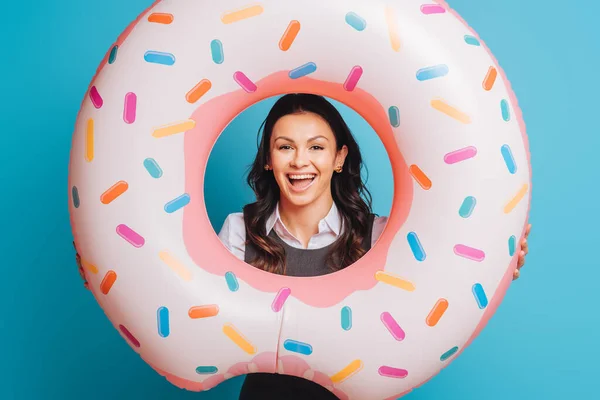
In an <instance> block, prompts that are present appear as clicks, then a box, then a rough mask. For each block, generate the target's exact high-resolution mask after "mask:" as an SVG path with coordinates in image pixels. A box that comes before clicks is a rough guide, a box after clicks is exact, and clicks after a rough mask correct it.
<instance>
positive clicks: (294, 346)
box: [283, 339, 313, 356]
mask: <svg viewBox="0 0 600 400" xmlns="http://www.w3.org/2000/svg"><path fill="white" fill-rule="evenodd" d="M283 347H284V348H285V349H286V350H287V351H291V352H294V353H300V354H304V355H305V356H308V355H311V354H312V352H313V348H312V346H311V345H310V344H308V343H302V342H298V341H296V340H290V339H288V340H286V341H285V342H283Z"/></svg>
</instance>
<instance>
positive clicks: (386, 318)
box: [381, 312, 406, 341]
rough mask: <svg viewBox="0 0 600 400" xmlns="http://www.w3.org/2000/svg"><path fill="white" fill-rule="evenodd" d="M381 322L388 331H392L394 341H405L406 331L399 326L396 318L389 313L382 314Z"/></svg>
mask: <svg viewBox="0 0 600 400" xmlns="http://www.w3.org/2000/svg"><path fill="white" fill-rule="evenodd" d="M381 322H383V325H384V326H385V327H386V328H387V330H388V331H390V333H391V334H392V336H393V337H394V339H396V340H398V341H402V340H404V338H405V337H406V333H405V332H404V330H402V328H401V327H400V325H398V322H396V320H395V319H394V317H392V314H390V313H389V312H383V313H381Z"/></svg>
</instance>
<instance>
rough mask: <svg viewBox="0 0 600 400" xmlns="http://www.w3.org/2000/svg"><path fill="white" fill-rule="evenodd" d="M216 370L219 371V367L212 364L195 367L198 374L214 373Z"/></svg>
mask: <svg viewBox="0 0 600 400" xmlns="http://www.w3.org/2000/svg"><path fill="white" fill-rule="evenodd" d="M217 372H219V369H218V368H217V367H215V366H213V365H210V366H201V367H198V368H196V373H197V374H198V375H211V374H216V373H217Z"/></svg>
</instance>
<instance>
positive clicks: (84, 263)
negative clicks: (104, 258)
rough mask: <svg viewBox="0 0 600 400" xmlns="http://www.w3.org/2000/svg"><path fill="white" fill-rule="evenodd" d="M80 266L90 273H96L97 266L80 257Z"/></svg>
mask: <svg viewBox="0 0 600 400" xmlns="http://www.w3.org/2000/svg"><path fill="white" fill-rule="evenodd" d="M81 266H82V267H83V268H84V269H86V270H88V271H90V272H91V273H92V274H97V273H98V268H97V267H96V266H95V265H94V264H91V263H89V262H87V261H85V260H84V259H83V258H82V259H81Z"/></svg>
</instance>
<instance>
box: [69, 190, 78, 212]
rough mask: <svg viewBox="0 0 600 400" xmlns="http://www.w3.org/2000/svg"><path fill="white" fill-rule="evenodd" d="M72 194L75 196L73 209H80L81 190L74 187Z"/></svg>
mask: <svg viewBox="0 0 600 400" xmlns="http://www.w3.org/2000/svg"><path fill="white" fill-rule="evenodd" d="M71 193H72V196H73V207H75V208H79V190H77V186H73V189H71Z"/></svg>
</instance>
